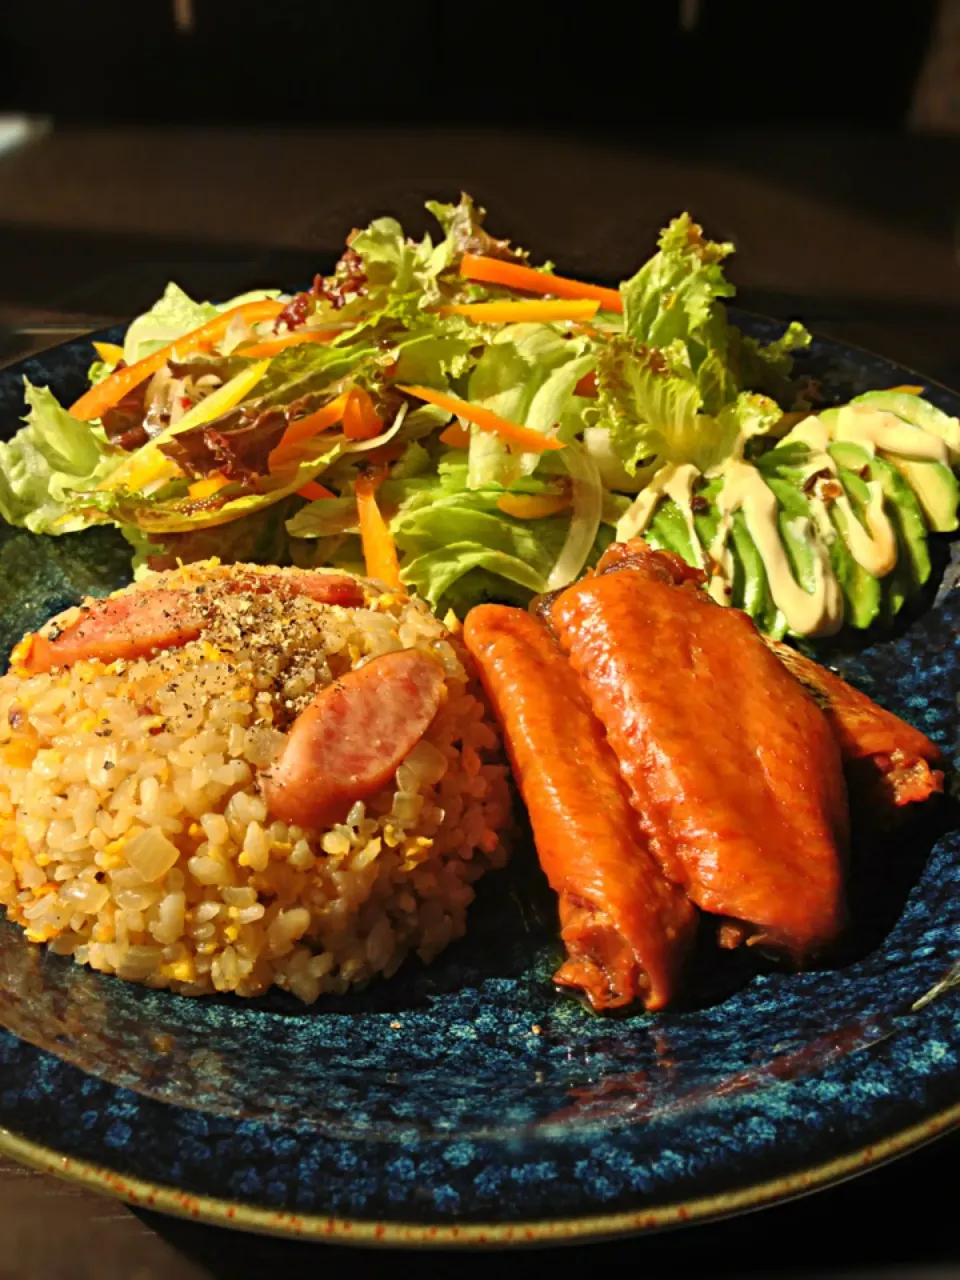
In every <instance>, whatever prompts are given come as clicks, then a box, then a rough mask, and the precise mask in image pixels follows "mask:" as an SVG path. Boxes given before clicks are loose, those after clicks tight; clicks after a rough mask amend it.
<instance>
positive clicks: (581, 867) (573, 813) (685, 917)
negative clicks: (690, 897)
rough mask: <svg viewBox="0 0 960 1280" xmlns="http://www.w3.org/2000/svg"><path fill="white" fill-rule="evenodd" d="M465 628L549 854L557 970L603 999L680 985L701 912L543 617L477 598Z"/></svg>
mask: <svg viewBox="0 0 960 1280" xmlns="http://www.w3.org/2000/svg"><path fill="white" fill-rule="evenodd" d="M463 634H464V640H465V642H466V645H467V648H468V649H469V650H470V652H471V653H472V655H473V657H474V659H475V661H476V663H477V665H478V667H479V669H480V676H481V679H482V681H483V684H484V686H485V688H486V690H487V693H488V695H489V697H490V700H491V702H492V704H493V707H494V710H495V711H496V714H497V716H498V718H499V720H500V723H501V725H502V726H503V731H504V737H505V740H506V744H507V749H508V751H509V754H510V759H511V762H512V764H513V771H514V776H515V777H516V780H517V785H518V786H519V788H520V791H521V793H522V795H523V799H524V801H525V803H526V806H527V810H528V812H529V815H530V822H531V825H532V827H533V834H534V839H535V841H536V846H537V853H538V855H539V857H540V863H541V866H542V867H543V870H544V872H545V874H546V876H547V879H548V880H549V881H550V884H551V886H552V888H553V889H554V890H555V891H556V893H557V894H558V895H559V898H560V923H561V936H562V938H563V941H564V943H565V945H566V948H567V952H568V956H569V958H568V960H567V961H566V963H565V964H564V965H562V966H561V968H560V969H559V970H558V972H557V973H556V975H555V981H557V982H558V983H561V984H562V985H565V986H570V987H576V988H579V989H580V990H583V991H585V992H586V994H587V995H588V997H589V999H590V1001H591V1003H592V1004H593V1006H594V1007H595V1008H597V1009H610V1008H616V1007H617V1006H622V1005H627V1004H630V1003H632V1002H633V1001H634V1000H636V999H641V1000H643V1002H644V1003H645V1005H646V1006H647V1008H648V1009H662V1008H663V1007H664V1005H666V1004H667V1003H668V1002H669V1000H670V998H671V996H672V995H673V994H674V993H675V991H676V988H677V984H678V982H679V978H680V972H681V969H682V967H683V962H684V960H685V958H686V955H687V952H688V950H689V948H690V945H691V942H692V940H693V937H694V933H695V930H696V923H697V920H696V912H695V911H694V909H693V907H692V906H691V905H690V903H689V902H688V901H687V898H686V896H685V894H684V893H683V891H682V890H681V889H679V888H677V887H676V886H674V885H671V884H670V883H669V882H668V881H667V879H666V878H665V876H664V875H663V872H662V871H661V869H660V867H659V866H658V865H657V863H656V861H655V860H654V859H653V857H652V856H651V855H650V852H649V850H648V848H647V843H646V840H645V838H644V836H643V835H642V833H641V832H640V830H639V825H638V823H637V819H636V815H635V814H634V813H633V812H632V810H631V808H630V802H629V799H628V796H627V791H626V787H625V786H624V783H623V780H622V779H621V777H620V773H619V770H618V767H617V761H616V758H615V756H614V755H613V752H612V751H611V750H610V748H609V746H608V745H607V743H606V741H605V740H604V735H603V730H602V728H601V726H600V724H599V723H598V721H597V719H596V717H595V716H594V715H593V713H592V712H591V710H590V708H589V706H588V704H587V701H586V698H585V697H584V694H583V692H582V690H581V689H580V685H579V681H578V680H577V677H576V675H575V673H574V671H573V669H572V668H571V667H570V664H569V663H568V662H567V661H566V659H565V658H564V657H563V655H562V653H561V652H560V650H559V648H558V647H557V645H556V642H555V641H554V640H553V638H552V637H551V636H550V634H549V633H548V632H547V630H546V629H545V627H544V626H543V624H542V623H540V622H539V621H537V619H536V618H533V617H531V616H530V615H529V614H526V613H524V612H522V611H521V610H519V609H511V608H507V607H504V606H499V605H481V606H479V607H478V608H476V609H473V610H471V612H470V613H469V614H468V615H467V620H466V623H465V625H464V633H463Z"/></svg>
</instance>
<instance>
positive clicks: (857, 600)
mask: <svg viewBox="0 0 960 1280" xmlns="http://www.w3.org/2000/svg"><path fill="white" fill-rule="evenodd" d="M916 399H917V397H915V396H907V395H903V394H897V393H871V395H870V396H867V397H864V398H863V399H862V400H860V401H858V402H855V403H852V404H849V405H844V406H842V407H841V408H837V409H828V410H825V411H824V412H822V413H821V414H819V415H810V416H808V417H806V418H804V419H803V420H802V421H800V422H799V423H797V424H796V425H795V426H794V427H793V428H792V430H791V431H789V432H788V433H787V435H785V436H784V438H783V439H782V440H781V441H780V442H779V443H778V444H777V445H775V446H774V448H773V449H771V450H770V451H769V452H768V453H766V454H761V455H759V456H758V457H757V458H755V459H746V458H744V457H743V452H744V446H745V441H743V440H738V441H737V443H736V445H735V448H734V452H733V454H732V456H730V457H728V458H726V459H725V460H724V461H723V462H721V463H719V464H718V465H716V466H714V467H712V468H711V469H710V470H709V471H708V472H706V473H701V472H700V471H698V470H697V468H696V467H694V466H693V465H692V464H690V463H683V464H679V465H678V464H675V463H669V462H668V463H666V464H665V465H664V466H663V467H662V468H661V469H660V471H658V472H657V473H656V474H655V475H654V476H653V478H652V479H651V480H650V482H649V483H648V485H647V487H646V488H645V489H644V490H642V491H641V493H640V494H638V496H637V498H636V499H635V500H634V502H633V503H632V505H631V507H630V508H629V510H628V511H627V512H626V514H625V515H624V516H623V517H622V518H621V520H620V523H619V525H618V527H617V536H618V537H620V538H629V537H634V536H636V535H637V534H643V533H648V536H649V537H650V540H651V541H653V542H654V543H656V544H658V545H663V546H666V547H667V548H668V549H670V550H676V551H677V552H678V553H679V554H681V555H683V556H684V558H685V559H687V560H689V561H691V562H692V563H693V564H695V565H697V566H698V567H702V568H706V569H707V572H708V574H709V580H708V584H707V589H708V590H709V592H710V594H711V596H712V597H713V598H714V599H715V600H717V601H718V602H719V603H721V604H731V603H736V604H739V605H740V606H741V607H743V608H746V609H747V611H748V612H750V613H751V614H752V615H753V616H754V617H757V618H758V620H759V615H760V612H761V610H763V609H764V608H765V607H766V606H767V605H768V604H769V602H770V601H772V604H773V606H774V607H775V609H776V611H777V614H778V615H779V617H780V625H779V626H778V625H777V624H776V623H774V624H773V626H772V627H770V626H769V625H768V626H767V627H766V628H765V629H770V630H773V631H774V632H776V631H778V630H779V631H781V632H782V631H789V632H792V633H793V634H794V635H798V636H811V637H812V636H823V635H830V634H832V633H834V632H836V631H837V630H839V628H840V627H841V626H842V625H843V622H844V621H845V620H846V621H849V622H851V623H852V624H853V625H854V626H857V627H866V626H869V625H870V623H871V622H872V621H873V620H874V619H875V618H876V617H877V616H878V614H879V613H880V611H881V608H882V606H883V603H884V602H883V588H884V587H887V588H888V590H889V600H888V602H887V604H888V611H889V612H896V610H897V609H899V608H900V606H901V605H902V604H903V602H904V600H905V599H906V598H908V596H909V595H910V594H911V592H912V591H913V590H916V588H917V587H918V586H919V585H922V583H923V582H924V581H925V580H926V578H927V577H928V576H929V573H930V558H929V553H928V552H927V547H926V533H927V526H929V528H930V529H932V530H934V531H935V532H942V531H948V530H951V529H955V528H957V505H958V496H960V495H958V485H957V479H956V477H955V476H954V474H953V472H952V470H951V469H950V465H949V463H950V460H951V455H952V449H953V445H954V443H956V444H957V445H958V446H960V428H958V430H957V432H956V433H954V424H955V419H952V418H948V417H947V415H945V414H940V412H939V410H936V411H935V413H934V415H933V416H931V415H929V414H927V413H926V412H925V410H915V409H913V408H912V407H911V405H910V403H909V402H911V401H913V400H916ZM923 403H925V402H923ZM927 407H928V408H932V406H927ZM894 409H896V410H897V411H896V412H895V411H894ZM901 412H910V414H911V417H912V419H913V420H912V421H907V420H905V419H904V417H901V416H900V413H901ZM936 415H939V416H936ZM955 435H956V440H955V439H954V436H955ZM704 481H707V482H708V485H707V487H706V488H704V484H703V482H704ZM708 493H709V497H706V496H705V495H707V494H708ZM698 500H699V501H698ZM666 503H670V504H672V505H673V506H675V508H676V509H677V515H678V516H679V523H678V522H677V520H675V519H674V518H672V517H667V516H666V514H664V515H663V516H661V515H660V513H659V512H658V507H660V506H661V504H666ZM695 504H697V505H699V506H700V507H701V508H702V507H704V506H706V505H709V506H710V507H712V508H713V510H715V512H716V517H717V518H716V519H715V520H714V521H713V523H712V525H711V526H710V527H709V532H707V529H706V528H705V527H704V521H703V519H702V517H701V518H699V519H698V517H697V513H696V510H695ZM738 514H741V515H742V520H743V526H744V527H743V529H742V530H741V534H740V537H739V538H734V537H733V536H732V534H733V530H734V518H735V517H736V516H737V515H738ZM655 517H656V518H655ZM681 530H682V531H683V535H684V536H681ZM705 534H706V537H705V536H704V535H705ZM744 535H746V537H748V538H749V543H750V545H751V547H752V548H753V549H754V550H755V552H756V557H755V558H750V562H749V563H747V561H746V560H745V558H744V556H743V548H744V545H745V543H744ZM760 566H762V573H763V579H764V581H763V583H761V582H760V581H759V580H758V577H757V574H758V570H759V568H760ZM738 579H739V580H740V583H741V585H740V586H739V587H738V586H737V580H738Z"/></svg>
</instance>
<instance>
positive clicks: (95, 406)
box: [70, 298, 283, 422]
mask: <svg viewBox="0 0 960 1280" xmlns="http://www.w3.org/2000/svg"><path fill="white" fill-rule="evenodd" d="M282 310H283V303H282V302H275V301H273V300H272V299H270V298H265V299H263V300H262V301H260V302H244V303H242V304H241V305H240V306H239V307H233V308H232V309H231V310H230V311H224V312H222V313H221V314H220V315H218V316H214V318H213V319H212V320H208V321H207V323H206V324H202V325H201V326H200V327H199V329H194V330H193V331H192V332H191V333H185V334H184V335H183V337H182V338H177V340H176V341H175V342H170V343H168V344H167V345H166V346H165V347H161V348H160V350H159V351H155V352H154V353H153V355H150V356H145V357H144V358H143V359H142V360H138V361H137V362H136V364H131V365H129V366H128V367H127V368H125V369H118V370H117V371H116V373H111V375H110V377H109V378H104V380H103V381H102V382H98V383H97V385H96V386H95V387H91V388H90V390H89V391H87V392H85V393H84V395H82V396H81V397H80V399H79V400H77V401H75V402H74V404H72V405H71V406H70V412H71V413H72V414H73V416H74V417H75V418H80V419H81V421H83V422H89V421H90V420H91V419H92V418H100V417H102V416H103V414H104V413H106V411H107V410H108V409H112V408H113V406H114V405H115V404H117V403H119V401H121V400H122V399H123V397H124V396H125V395H126V394H127V392H128V391H132V390H133V388H134V387H139V385H140V383H141V382H145V381H146V379H147V378H151V377H152V376H153V375H154V374H155V373H156V372H157V370H158V369H162V368H163V366H164V365H165V364H166V363H167V361H168V360H169V359H170V357H171V356H172V355H173V354H174V352H175V351H176V352H178V353H179V354H180V355H187V354H188V353H189V352H191V351H200V350H202V349H203V348H204V347H211V346H213V344H214V343H215V342H217V341H219V339H220V338H222V337H223V335H224V334H225V333H226V331H227V328H228V326H229V324H230V321H231V320H232V319H233V318H234V316H240V317H241V318H242V319H244V320H246V321H247V323H248V324H255V323H256V322H257V321H258V320H269V319H271V318H272V317H273V316H278V315H279V314H280V312H281V311H282Z"/></svg>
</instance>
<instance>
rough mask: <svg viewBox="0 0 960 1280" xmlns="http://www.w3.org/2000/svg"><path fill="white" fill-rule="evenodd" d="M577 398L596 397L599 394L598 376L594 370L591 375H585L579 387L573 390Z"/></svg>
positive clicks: (578, 384)
mask: <svg viewBox="0 0 960 1280" xmlns="http://www.w3.org/2000/svg"><path fill="white" fill-rule="evenodd" d="M573 394H574V395H575V396H586V397H588V398H591V397H595V396H596V394H597V375H596V373H595V372H594V370H593V369H591V370H590V372H589V373H585V374H584V375H583V377H582V378H581V379H580V381H579V382H578V383H577V385H576V386H575V387H574V388H573Z"/></svg>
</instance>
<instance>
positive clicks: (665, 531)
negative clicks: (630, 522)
mask: <svg viewBox="0 0 960 1280" xmlns="http://www.w3.org/2000/svg"><path fill="white" fill-rule="evenodd" d="M644 536H645V537H646V539H647V541H648V542H649V543H650V545H651V546H652V547H656V548H657V549H658V550H660V551H673V552H675V554H676V555H678V556H680V557H681V558H682V559H683V560H686V562H687V564H692V565H693V566H694V567H696V565H697V559H696V556H695V555H694V553H693V544H692V543H691V541H690V531H689V530H688V528H687V523H686V521H685V520H684V518H683V513H682V512H681V510H680V508H679V507H678V506H677V504H676V503H675V502H674V501H673V499H672V498H664V499H663V501H662V502H660V503H659V504H658V506H657V509H656V511H655V512H654V514H653V519H652V520H651V521H650V523H649V525H648V526H647V531H646V534H645V535H644Z"/></svg>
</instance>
